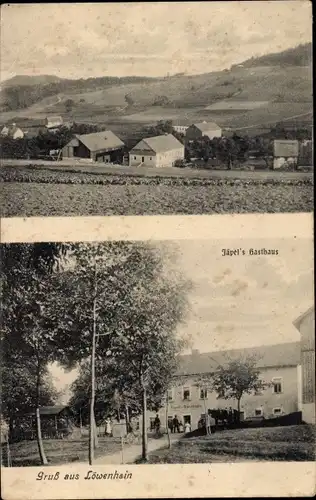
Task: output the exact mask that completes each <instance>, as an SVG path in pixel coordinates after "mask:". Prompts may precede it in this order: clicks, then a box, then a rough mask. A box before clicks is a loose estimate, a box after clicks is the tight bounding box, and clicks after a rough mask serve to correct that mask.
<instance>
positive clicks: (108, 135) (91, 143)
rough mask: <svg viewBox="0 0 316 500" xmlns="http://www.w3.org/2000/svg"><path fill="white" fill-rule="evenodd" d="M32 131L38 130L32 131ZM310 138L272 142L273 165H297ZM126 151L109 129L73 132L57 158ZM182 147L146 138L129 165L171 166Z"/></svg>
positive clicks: (209, 126)
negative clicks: (307, 139) (86, 132)
mask: <svg viewBox="0 0 316 500" xmlns="http://www.w3.org/2000/svg"><path fill="white" fill-rule="evenodd" d="M65 125H66V126H67V124H65V123H63V120H62V117H60V116H52V117H48V118H46V120H45V125H44V128H45V129H46V130H50V131H52V132H54V131H56V130H58V129H59V128H60V127H61V126H65ZM173 128H174V130H175V131H177V132H178V133H182V134H183V135H185V139H186V141H193V140H198V139H201V138H202V137H207V138H209V139H213V138H215V137H222V129H221V128H220V127H219V126H218V125H217V124H216V123H213V122H205V121H204V122H202V123H194V124H192V125H190V126H184V125H174V127H173ZM33 133H34V130H33V131H32V129H31V128H30V129H29V130H22V129H21V128H19V127H17V126H16V124H12V125H10V126H5V127H3V129H2V130H1V132H0V134H1V135H2V136H10V137H12V138H13V139H19V138H23V137H32V134H33ZM35 133H38V131H37V132H35ZM311 147H312V146H311V141H305V142H303V143H301V144H299V141H296V140H275V141H274V155H273V156H274V162H273V166H274V168H276V169H277V168H280V167H282V166H283V165H284V164H297V162H298V157H299V154H300V153H302V152H304V151H303V149H304V148H311ZM124 153H125V144H124V142H123V141H122V140H121V139H120V138H119V137H118V136H117V135H116V134H114V133H113V132H112V131H111V130H105V131H102V132H94V133H90V134H82V135H79V134H76V135H74V137H73V138H72V139H71V141H70V142H69V143H68V144H66V145H65V146H64V147H63V149H62V151H61V154H60V156H59V159H63V160H73V159H76V158H77V159H83V160H89V161H91V162H99V163H123V162H124ZM184 158H185V146H184V145H183V144H182V143H181V142H180V141H179V140H178V139H176V137H174V136H173V135H172V134H164V135H159V136H155V137H147V138H144V139H142V140H141V141H139V142H138V143H137V144H136V145H135V146H134V147H133V148H132V149H131V150H130V151H129V154H128V164H129V165H130V166H146V167H172V166H174V165H175V163H176V162H177V160H184Z"/></svg>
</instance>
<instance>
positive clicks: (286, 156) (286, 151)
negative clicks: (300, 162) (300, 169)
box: [273, 139, 299, 169]
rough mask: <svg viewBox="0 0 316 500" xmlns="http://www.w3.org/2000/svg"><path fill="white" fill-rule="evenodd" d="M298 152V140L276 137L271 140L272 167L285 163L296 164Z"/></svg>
mask: <svg viewBox="0 0 316 500" xmlns="http://www.w3.org/2000/svg"><path fill="white" fill-rule="evenodd" d="M298 154H299V144H298V141H291V140H285V139H284V140H280V139H276V140H275V141H274V142H273V168H274V169H278V168H281V167H283V166H285V165H297V159H298Z"/></svg>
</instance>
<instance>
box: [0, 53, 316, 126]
mask: <svg viewBox="0 0 316 500" xmlns="http://www.w3.org/2000/svg"><path fill="white" fill-rule="evenodd" d="M311 61H312V55H311V44H305V45H300V46H298V47H295V48H293V49H289V50H286V51H283V52H279V53H275V54H267V55H264V56H262V57H258V58H252V59H249V60H248V61H245V62H244V63H242V64H238V65H234V66H232V67H231V69H230V70H224V71H218V72H213V73H206V74H202V75H185V74H178V75H174V76H170V77H166V78H148V77H144V78H142V77H125V78H116V77H101V78H89V79H80V80H67V79H61V80H60V79H57V80H56V81H53V80H52V79H53V78H54V77H46V79H47V78H48V79H50V81H49V82H47V81H45V82H44V83H41V82H40V81H39V80H38V79H37V78H38V77H28V78H26V79H25V80H21V79H20V77H14V78H13V79H11V80H10V81H7V82H4V88H3V89H2V91H1V92H0V106H2V110H3V113H2V118H3V119H5V121H8V120H12V119H13V118H14V119H16V120H18V119H20V118H23V117H24V118H26V117H27V118H42V117H43V116H46V115H47V114H50V113H54V114H55V113H57V114H61V115H63V116H64V117H65V118H66V119H71V120H75V121H81V122H83V121H86V122H94V123H100V124H113V126H114V128H115V127H116V126H117V127H118V129H119V127H121V128H125V127H131V124H138V125H143V124H150V123H153V122H156V121H157V120H159V119H173V120H181V121H185V122H187V123H190V122H192V121H201V120H204V119H205V120H208V119H209V120H212V121H217V122H218V123H219V125H221V126H222V127H224V128H231V127H233V128H235V129H238V128H239V129H247V128H250V129H251V128H253V127H258V126H263V127H264V126H265V125H269V123H271V124H274V123H276V122H280V121H283V120H291V119H294V122H295V123H296V124H297V123H299V124H301V123H304V124H305V125H306V124H307V126H311V115H312V67H311ZM23 78H24V77H23ZM40 78H41V77H40ZM42 78H45V77H42ZM21 81H27V82H28V83H27V85H22V84H21ZM16 82H18V85H16ZM30 95H31V96H32V98H31V101H32V102H31V103H30V105H28V99H29V96H30ZM10 99H11V101H10ZM23 99H24V101H23ZM67 101H68V106H66V105H65V103H66V102H67ZM8 103H9V104H8ZM69 103H70V106H69ZM242 103H245V104H242ZM5 110H6V111H5ZM295 120H296V121H295ZM114 128H113V130H114Z"/></svg>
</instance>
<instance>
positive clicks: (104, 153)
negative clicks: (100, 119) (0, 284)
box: [62, 130, 125, 163]
mask: <svg viewBox="0 0 316 500" xmlns="http://www.w3.org/2000/svg"><path fill="white" fill-rule="evenodd" d="M124 146H125V145H124V142H123V141H121V139H119V137H117V136H116V135H115V134H113V132H111V130H105V131H103V132H95V133H93V134H82V135H75V137H73V139H71V141H69V142H68V144H66V146H64V147H63V149H62V157H63V159H67V158H90V159H91V160H93V161H98V162H103V163H111V162H122V159H123V153H124Z"/></svg>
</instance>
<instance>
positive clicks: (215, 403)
mask: <svg viewBox="0 0 316 500" xmlns="http://www.w3.org/2000/svg"><path fill="white" fill-rule="evenodd" d="M314 324H315V309H314V306H312V307H310V308H309V309H308V310H307V311H306V312H305V313H304V314H302V315H301V316H300V317H299V318H297V319H296V320H295V321H294V326H295V327H296V328H297V330H298V331H299V332H300V341H298V342H289V343H282V344H275V345H265V346H259V347H254V348H246V349H234V350H230V351H215V352H208V353H200V352H199V351H198V350H193V351H192V353H191V354H188V355H183V356H181V357H180V365H179V368H178V371H177V374H176V376H175V377H174V384H173V386H172V387H171V388H170V389H169V391H168V406H166V405H164V406H163V407H162V408H161V409H160V410H159V411H158V415H159V418H160V422H161V426H162V428H164V429H165V428H166V425H168V423H169V424H170V421H172V420H173V418H174V417H175V416H177V419H178V421H179V422H180V423H181V424H182V425H185V424H186V423H189V424H190V427H191V429H192V430H195V429H197V428H198V426H199V422H201V419H203V418H204V415H205V413H207V412H208V410H211V409H227V410H228V409H229V408H230V407H231V408H232V409H234V410H235V409H236V401H235V400H233V399H232V400H225V399H219V398H218V396H217V394H216V393H215V392H213V391H211V390H209V389H207V388H206V386H205V385H204V386H203V385H201V382H199V381H201V379H203V378H204V379H205V378H206V379H207V377H208V376H210V377H211V374H212V372H214V371H215V370H216V369H217V368H218V366H223V367H225V365H227V363H228V362H229V361H232V360H237V359H245V358H246V357H248V356H250V357H252V356H254V357H255V358H257V360H258V361H257V368H258V370H259V371H260V378H261V379H262V381H263V382H265V383H268V384H269V385H267V387H266V388H265V389H263V390H262V391H261V392H259V393H256V394H254V393H251V394H244V395H243V397H242V400H241V420H254V419H255V420H258V419H259V420H262V419H273V418H276V417H280V416H286V415H290V414H297V412H301V415H302V421H303V422H305V423H316V420H315V336H314ZM40 414H41V417H42V420H43V421H47V422H48V421H52V422H53V423H54V426H55V427H56V429H57V428H58V427H60V426H61V421H63V422H64V421H65V419H66V420H67V421H68V420H69V423H71V422H72V421H73V419H74V414H73V412H72V410H71V408H70V407H68V406H51V407H43V408H41V409H40ZM156 415H157V413H156V412H151V411H149V412H147V422H146V427H147V429H148V430H150V429H152V428H153V425H154V421H155V418H156ZM137 423H138V425H139V426H140V427H141V425H142V422H141V417H139V419H138V421H137ZM114 424H115V425H114V426H113V435H114V431H115V433H119V434H120V433H122V432H123V433H125V432H126V422H125V420H122V421H121V423H120V424H119V423H115V422H114ZM44 434H45V433H44ZM44 437H45V436H44Z"/></svg>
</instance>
